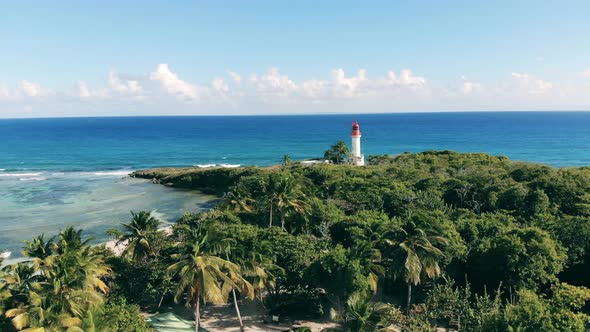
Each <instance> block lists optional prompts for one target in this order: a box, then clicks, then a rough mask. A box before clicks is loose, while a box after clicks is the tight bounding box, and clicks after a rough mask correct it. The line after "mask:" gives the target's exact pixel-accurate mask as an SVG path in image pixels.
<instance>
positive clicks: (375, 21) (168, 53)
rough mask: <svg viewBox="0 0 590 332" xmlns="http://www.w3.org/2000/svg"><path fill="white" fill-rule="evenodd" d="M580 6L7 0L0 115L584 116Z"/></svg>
mask: <svg viewBox="0 0 590 332" xmlns="http://www.w3.org/2000/svg"><path fill="white" fill-rule="evenodd" d="M588 13H590V2H589V1H567V0H564V1H542V0H537V1H525V0H521V1H452V0H449V1H344V0H339V1H328V0H326V1H306V0H299V1H256V0H252V1H238V0H236V1H223V0H217V1H149V0H143V1H109V0H106V1H49V0H48V1H28V0H19V1H17V0H4V1H0V118H15V117H17V118H18V117H66V116H131V115H201V114H202V115H216V114H219V115H232V114H299V113H301V114H309V113H381V112H388V113H393V112H439V111H512V110H590V19H588V18H587V16H588Z"/></svg>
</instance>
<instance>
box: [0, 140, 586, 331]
mask: <svg viewBox="0 0 590 332" xmlns="http://www.w3.org/2000/svg"><path fill="white" fill-rule="evenodd" d="M337 147H338V145H335V146H334V147H333V149H332V151H331V152H332V153H333V155H332V156H335V157H338V151H335V149H336V148H337ZM327 155H328V154H327ZM335 161H336V162H339V161H341V160H339V159H336V160H335ZM367 163H368V165H367V166H364V167H353V166H350V165H345V164H331V165H325V164H317V165H308V166H306V165H301V164H299V163H297V162H293V161H291V160H290V159H289V158H285V159H284V163H283V165H277V166H272V167H265V168H262V167H244V168H231V169H229V168H211V169H199V168H167V169H153V170H144V171H137V172H134V173H133V174H132V176H134V177H139V178H146V179H152V180H154V182H158V183H161V184H164V185H169V186H172V187H178V188H186V189H193V190H199V191H202V192H204V193H207V194H213V195H217V196H218V197H219V202H218V204H217V205H216V206H215V207H214V208H213V209H211V210H210V211H208V212H204V213H190V211H187V213H186V214H185V215H184V216H183V217H182V218H181V219H180V220H178V221H177V223H176V224H175V225H174V226H173V227H172V229H171V230H170V231H169V232H167V233H164V232H163V231H162V230H159V225H158V221H157V220H156V219H155V218H153V217H152V216H151V215H150V213H149V212H136V213H133V215H132V220H131V222H128V223H125V225H123V227H122V228H121V229H115V230H112V231H111V234H113V236H115V237H116V238H117V241H119V242H120V243H122V244H124V245H125V250H124V251H123V253H122V255H120V256H117V255H114V254H113V253H112V252H110V251H109V250H108V249H106V248H103V247H90V246H89V245H88V244H87V243H86V242H85V237H84V235H83V233H82V232H81V231H76V230H74V229H67V230H65V231H62V232H61V233H60V235H59V236H58V237H57V238H55V239H46V238H44V237H43V236H40V237H36V238H33V239H32V240H31V241H29V242H27V243H26V246H25V248H24V250H23V254H24V255H25V256H26V257H28V258H29V259H30V262H31V263H17V264H14V265H9V266H6V267H5V268H3V270H2V272H1V274H0V300H1V306H0V314H1V318H0V330H2V331H13V330H26V329H30V331H80V330H82V331H91V330H93V331H149V330H150V327H149V326H148V324H146V323H145V322H144V320H143V319H142V317H141V316H139V312H140V310H142V311H144V312H152V313H153V312H161V311H163V310H164V309H163V308H176V309H177V310H179V309H178V307H175V306H174V303H180V304H186V305H187V307H188V308H190V311H188V312H182V311H176V313H177V314H179V315H180V316H183V317H185V318H189V319H194V320H195V321H196V323H197V324H199V320H200V313H201V312H202V310H203V308H202V307H203V305H205V306H209V305H211V304H215V303H228V304H231V305H232V307H234V309H235V312H236V316H235V320H234V321H233V324H234V326H235V328H236V329H237V330H239V328H240V325H241V324H242V318H241V317H240V307H241V306H243V305H244V304H245V303H249V302H255V303H258V304H260V306H261V307H262V308H264V311H265V312H266V313H267V314H268V315H269V318H268V322H269V323H270V324H271V325H272V323H273V320H274V319H278V320H279V323H280V324H283V325H282V326H293V325H295V324H294V322H295V321H297V320H310V321H313V320H323V321H332V322H335V323H337V324H338V325H336V327H333V328H332V330H341V331H434V330H436V329H437V328H450V329H454V330H459V331H586V330H588V329H589V328H590V315H588V313H589V311H588V309H589V306H588V301H589V300H590V290H589V289H588V288H586V287H587V286H590V273H589V272H590V271H589V270H590V168H588V167H576V168H573V167H572V168H553V167H549V166H544V165H539V164H531V163H524V162H512V161H510V160H508V159H507V158H505V157H497V156H490V155H487V154H463V153H455V152H451V151H427V152H423V153H415V154H409V153H408V154H401V155H398V156H370V157H368V158H367ZM273 318H274V319H273ZM230 324H231V323H230ZM256 324H264V323H263V322H262V321H261V322H256ZM244 325H245V326H244V328H245V329H246V330H247V329H248V328H252V326H250V325H249V322H246V324H244ZM257 326H258V325H257ZM262 326H264V325H262ZM268 326H270V325H268ZM209 328H210V330H212V331H215V329H214V328H211V327H209ZM299 330H300V331H305V330H306V329H305V327H303V326H302V327H299Z"/></svg>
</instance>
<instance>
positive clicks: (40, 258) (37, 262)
mask: <svg viewBox="0 0 590 332" xmlns="http://www.w3.org/2000/svg"><path fill="white" fill-rule="evenodd" d="M25 244H26V247H24V248H23V250H21V253H22V254H23V256H25V257H28V258H31V261H32V263H33V266H34V268H35V269H36V270H39V269H42V268H43V267H44V265H45V264H47V263H49V261H50V260H48V259H47V258H48V257H49V256H51V254H52V250H53V249H52V248H53V246H54V242H53V238H50V239H49V240H47V241H45V234H41V235H39V236H37V237H34V238H32V239H31V240H30V241H25Z"/></svg>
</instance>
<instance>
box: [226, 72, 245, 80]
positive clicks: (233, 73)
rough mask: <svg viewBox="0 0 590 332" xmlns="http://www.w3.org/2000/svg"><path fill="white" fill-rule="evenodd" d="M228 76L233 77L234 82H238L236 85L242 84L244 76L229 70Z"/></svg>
mask: <svg viewBox="0 0 590 332" xmlns="http://www.w3.org/2000/svg"><path fill="white" fill-rule="evenodd" d="M227 74H228V75H229V77H231V79H232V80H234V82H236V83H241V82H242V76H240V74H238V73H236V72H233V71H231V70H228V71H227Z"/></svg>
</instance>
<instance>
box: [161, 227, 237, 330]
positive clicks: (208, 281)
mask: <svg viewBox="0 0 590 332" xmlns="http://www.w3.org/2000/svg"><path fill="white" fill-rule="evenodd" d="M206 243H207V235H206V234H205V235H204V236H202V237H201V238H200V239H196V240H195V241H194V242H193V243H191V244H188V245H185V246H183V247H181V252H180V253H178V254H174V255H172V259H174V260H175V261H176V262H175V263H174V264H172V265H170V266H169V267H168V269H167V271H168V273H171V274H175V275H177V276H178V277H179V281H178V285H177V287H176V291H175V294H174V301H175V302H178V300H179V299H180V297H181V296H183V295H184V297H185V300H186V305H187V306H192V308H193V313H194V315H195V331H197V332H198V330H199V320H200V312H199V310H200V302H201V300H202V301H203V302H204V303H207V302H211V303H225V302H227V297H228V293H227V292H225V291H224V290H225V289H227V286H228V285H233V286H237V285H236V283H235V281H234V280H232V278H231V277H230V276H231V275H232V274H235V275H238V274H239V269H240V268H239V267H238V266H237V265H236V264H234V263H231V262H229V261H227V260H225V259H222V258H219V257H217V256H213V255H211V254H209V253H208V252H207V251H206V250H205V249H206Z"/></svg>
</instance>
